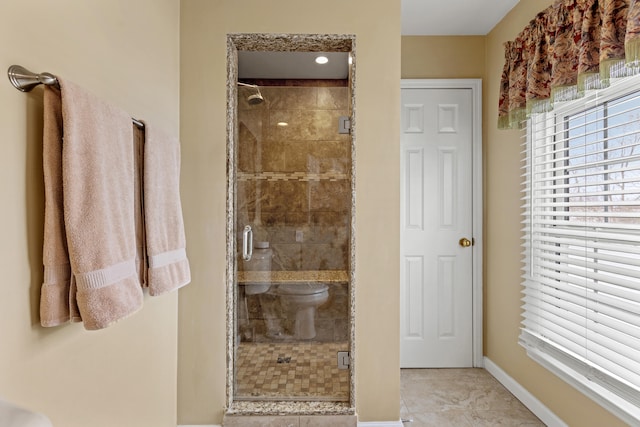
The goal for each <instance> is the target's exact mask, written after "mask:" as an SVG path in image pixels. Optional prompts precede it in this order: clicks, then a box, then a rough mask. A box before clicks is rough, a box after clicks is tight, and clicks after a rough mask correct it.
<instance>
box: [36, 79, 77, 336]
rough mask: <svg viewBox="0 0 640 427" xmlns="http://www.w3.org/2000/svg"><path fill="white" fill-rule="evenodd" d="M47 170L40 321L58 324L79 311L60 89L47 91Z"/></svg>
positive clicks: (44, 146)
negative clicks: (68, 228)
mask: <svg viewBox="0 0 640 427" xmlns="http://www.w3.org/2000/svg"><path fill="white" fill-rule="evenodd" d="M42 153H43V158H42V165H43V172H44V192H45V198H44V202H45V204H44V242H43V251H42V257H43V264H44V283H43V284H42V289H41V297H40V323H41V324H42V325H43V326H57V325H60V324H62V323H65V322H68V321H69V320H72V321H79V320H81V319H80V313H79V312H78V306H77V304H76V301H75V292H71V290H70V286H71V283H70V282H71V266H70V265H69V255H68V252H67V236H66V234H65V228H64V217H63V213H64V207H63V194H62V103H61V100H60V92H59V91H58V90H57V89H54V88H51V87H48V86H47V87H45V91H44V130H43V138H42Z"/></svg>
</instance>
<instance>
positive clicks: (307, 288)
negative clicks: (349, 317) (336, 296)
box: [275, 283, 329, 295]
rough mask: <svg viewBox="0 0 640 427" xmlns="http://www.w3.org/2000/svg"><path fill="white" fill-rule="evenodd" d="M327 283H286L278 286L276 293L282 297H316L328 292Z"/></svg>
mask: <svg viewBox="0 0 640 427" xmlns="http://www.w3.org/2000/svg"><path fill="white" fill-rule="evenodd" d="M327 289H329V286H327V284H325V283H285V284H281V285H278V286H277V288H276V289H275V292H276V293H278V294H280V295H316V294H321V293H323V292H326V291H327Z"/></svg>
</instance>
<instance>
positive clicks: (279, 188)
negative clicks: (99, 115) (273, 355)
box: [236, 81, 351, 342]
mask: <svg viewBox="0 0 640 427" xmlns="http://www.w3.org/2000/svg"><path fill="white" fill-rule="evenodd" d="M272 83H273V82H272ZM272 83H271V84H272ZM314 83H315V84H314ZM318 83H319V82H311V85H310V83H309V82H306V83H303V84H302V85H300V84H301V83H300V82H297V83H296V84H297V86H262V85H261V86H260V91H261V93H262V95H263V96H264V98H265V102H263V103H262V104H259V105H249V103H248V102H247V96H249V95H251V94H252V93H254V92H253V89H251V88H244V87H241V88H239V90H238V98H239V99H238V126H239V129H238V131H239V132H238V135H239V141H238V145H237V147H238V179H237V192H236V197H237V215H236V217H237V218H238V224H237V225H236V227H237V228H236V229H237V230H242V229H243V228H244V226H245V225H247V224H248V225H251V227H252V229H253V230H254V241H268V242H269V243H270V247H271V249H272V251H273V260H272V270H284V271H299V270H345V271H348V270H349V259H350V254H349V248H350V235H349V232H350V224H349V221H350V218H351V212H350V209H351V179H350V178H351V176H350V174H351V136H350V135H348V134H339V133H338V120H339V117H340V116H348V115H350V112H349V104H350V94H349V88H348V87H347V82H346V81H339V82H337V84H338V85H337V86H336V82H335V81H334V82H320V84H318ZM279 122H286V123H287V124H288V125H287V126H279V125H278V123H279ZM239 237H240V236H239ZM238 247H239V248H240V247H241V241H240V240H239V241H238ZM238 268H239V269H240V270H242V269H243V268H244V265H243V264H242V262H240V263H239V265H238ZM348 295H349V293H348V284H347V283H332V284H330V287H329V299H328V301H327V302H326V303H325V304H323V305H322V306H321V307H319V308H318V310H317V318H316V330H317V336H316V338H315V339H314V341H323V342H331V341H347V340H348V330H349V328H348ZM274 299H275V297H273V296H271V295H266V294H265V295H259V296H258V295H252V296H248V298H247V299H246V303H247V314H248V319H247V320H248V326H249V328H250V330H251V333H250V334H249V336H243V339H248V340H258V341H260V340H263V339H266V340H269V338H268V337H266V335H265V334H266V322H265V319H264V318H263V317H264V315H265V314H264V313H265V311H264V307H263V306H264V305H268V304H282V302H281V301H275V300H274ZM281 309H286V307H281ZM285 311H286V310H285ZM285 311H282V310H281V311H280V313H281V316H282V317H280V316H278V317H280V318H279V319H277V322H279V324H280V325H281V326H282V327H283V328H284V329H283V330H284V331H285V333H286V331H291V330H292V328H293V319H292V318H290V316H287V315H286V314H285Z"/></svg>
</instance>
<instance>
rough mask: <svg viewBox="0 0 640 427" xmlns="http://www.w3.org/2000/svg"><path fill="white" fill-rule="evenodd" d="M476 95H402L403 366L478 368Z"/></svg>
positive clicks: (457, 91)
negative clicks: (475, 306) (474, 269)
mask: <svg viewBox="0 0 640 427" xmlns="http://www.w3.org/2000/svg"><path fill="white" fill-rule="evenodd" d="M472 96H473V94H472V90H471V89H470V88H455V89H448V88H447V89H440V88H437V89H431V88H429V89H422V88H410V89H407V88H403V89H402V95H401V108H402V111H401V119H402V125H401V150H402V153H401V180H400V181H401V187H402V188H401V277H400V279H401V305H400V309H401V311H400V313H401V321H400V325H401V344H400V357H401V366H402V367H403V368H438V367H471V366H474V354H473V335H474V329H473V322H474V316H473V274H472V262H473V256H472V254H473V250H474V249H473V246H466V245H467V244H470V243H471V242H472V241H473V234H472V233H473V215H472V212H473V198H472V196H473V174H472V170H473V168H472V166H473V128H472V121H473V102H472ZM464 239H467V240H464Z"/></svg>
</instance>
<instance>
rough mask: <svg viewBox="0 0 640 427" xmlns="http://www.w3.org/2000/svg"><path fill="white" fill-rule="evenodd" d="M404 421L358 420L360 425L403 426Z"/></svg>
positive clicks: (364, 426) (368, 426)
mask: <svg viewBox="0 0 640 427" xmlns="http://www.w3.org/2000/svg"><path fill="white" fill-rule="evenodd" d="M403 425H404V424H402V421H400V420H398V421H372V422H360V421H358V427H403Z"/></svg>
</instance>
